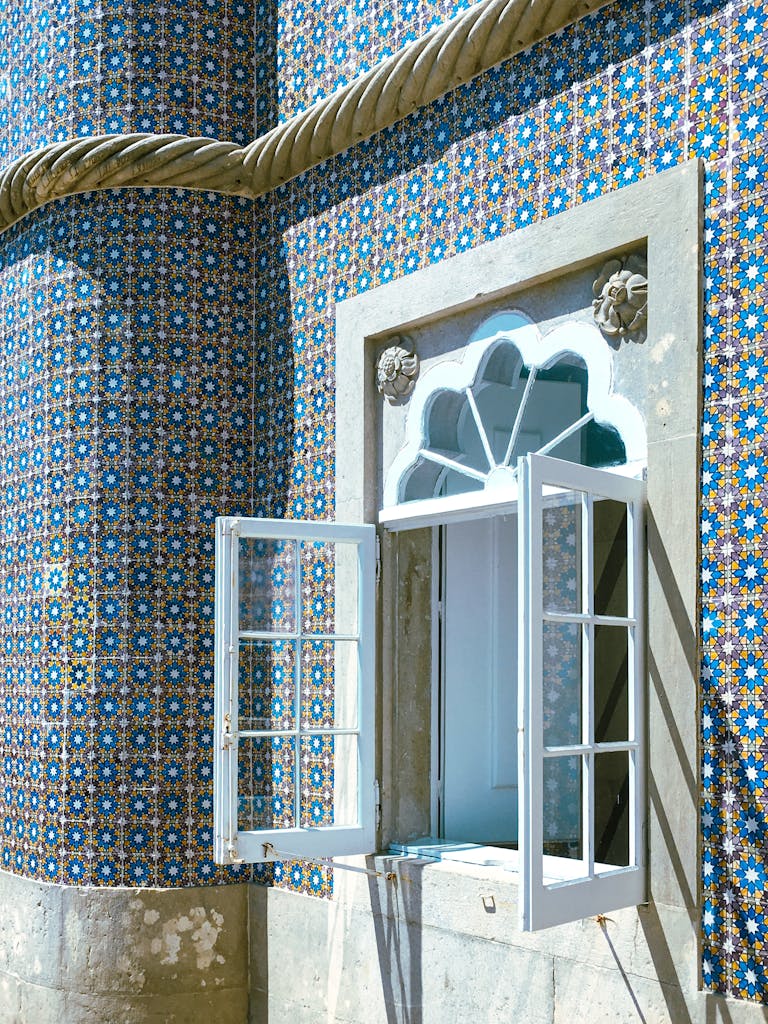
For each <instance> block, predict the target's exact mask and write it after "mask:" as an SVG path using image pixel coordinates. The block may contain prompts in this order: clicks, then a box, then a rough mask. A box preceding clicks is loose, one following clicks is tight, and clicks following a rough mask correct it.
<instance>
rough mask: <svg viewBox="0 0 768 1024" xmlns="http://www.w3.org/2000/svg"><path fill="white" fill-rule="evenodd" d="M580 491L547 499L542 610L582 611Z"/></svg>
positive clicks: (543, 525) (543, 551)
mask: <svg viewBox="0 0 768 1024" xmlns="http://www.w3.org/2000/svg"><path fill="white" fill-rule="evenodd" d="M581 518H582V506H581V494H580V493H579V492H575V493H574V492H572V491H571V492H568V493H567V494H564V495H558V496H557V498H556V499H552V500H551V501H550V500H548V501H547V505H546V507H545V509H544V515H543V523H542V535H541V546H542V573H543V590H544V611H547V612H580V611H582V592H581V590H582V588H581Z"/></svg>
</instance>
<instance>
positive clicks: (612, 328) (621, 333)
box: [592, 255, 648, 338]
mask: <svg viewBox="0 0 768 1024" xmlns="http://www.w3.org/2000/svg"><path fill="white" fill-rule="evenodd" d="M647 273H648V264H647V262H646V260H645V259H644V257H642V256H638V255H632V256H628V257H625V258H623V259H614V260H608V262H607V263H606V264H605V266H604V267H603V269H602V272H601V274H600V276H599V277H598V279H597V280H596V281H595V283H594V285H593V286H592V292H593V294H594V296H595V299H594V301H593V303H592V308H593V310H594V315H595V323H596V324H597V326H598V327H599V328H600V330H601V331H602V332H603V334H606V335H608V336H609V337H611V338H616V337H618V338H626V337H628V336H630V335H643V336H644V335H645V328H646V324H647V322H648V278H647V276H646V275H647Z"/></svg>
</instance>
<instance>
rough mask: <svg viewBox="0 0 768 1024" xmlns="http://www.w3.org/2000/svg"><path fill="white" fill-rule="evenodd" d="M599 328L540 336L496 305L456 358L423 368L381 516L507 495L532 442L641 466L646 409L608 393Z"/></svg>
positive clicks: (545, 450) (614, 464)
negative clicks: (641, 410)
mask: <svg viewBox="0 0 768 1024" xmlns="http://www.w3.org/2000/svg"><path fill="white" fill-rule="evenodd" d="M612 374H613V364H612V361H611V356H610V352H609V350H608V348H607V346H606V344H605V341H604V339H603V338H602V336H601V335H600V332H599V331H598V330H597V329H596V328H595V327H593V326H590V325H587V324H582V323H568V324H565V325H563V326H560V327H557V328H556V329H555V330H553V331H552V332H550V333H549V334H547V335H546V336H542V335H541V333H540V331H539V330H538V328H537V327H536V326H535V324H533V323H532V322H531V321H530V320H529V319H528V318H527V317H525V316H524V315H523V314H522V313H518V312H508V313H501V314H497V315H496V316H494V317H492V318H491V319H490V320H488V321H486V322H485V324H483V325H482V327H481V328H480V329H479V330H478V331H477V332H476V333H475V335H474V336H473V337H472V338H471V339H470V340H469V343H468V345H467V348H466V350H465V351H464V356H463V358H462V359H461V361H446V362H442V363H440V364H438V365H437V366H435V367H434V368H432V369H430V370H428V371H427V372H426V373H425V374H424V375H423V376H422V378H421V380H420V381H419V383H418V384H417V386H416V389H415V391H414V394H413V398H412V400H411V407H410V410H409V413H408V420H407V425H406V443H405V446H404V448H403V450H402V451H401V452H400V454H399V455H398V456H397V458H396V459H395V460H394V462H393V464H392V466H391V467H390V470H389V473H388V475H387V479H386V483H385V488H384V508H383V509H382V512H381V515H380V521H381V522H382V523H386V524H388V525H389V524H390V523H391V522H394V521H403V522H404V523H406V522H407V521H409V520H412V519H417V520H420V521H426V519H425V518H424V517H427V519H429V520H434V521H439V520H440V518H441V516H444V515H445V514H446V513H449V512H453V513H454V514H455V513H456V512H459V511H461V510H469V509H473V508H479V507H480V506H484V505H486V504H490V505H495V504H497V503H498V502H499V501H504V500H514V499H515V496H516V493H517V475H518V466H517V462H518V459H519V458H520V457H521V456H524V455H528V454H530V453H534V454H538V455H552V456H553V457H555V458H559V459H563V460H565V461H567V462H574V463H578V464H580V465H584V466H591V467H594V468H599V469H606V468H611V469H615V470H616V471H618V472H621V473H622V474H626V475H630V476H634V475H639V474H640V472H641V470H642V468H643V466H644V464H645V459H646V436H645V428H644V425H643V421H642V418H641V417H640V415H639V414H638V413H637V411H636V410H635V409H634V408H633V407H632V405H631V404H630V403H629V402H627V401H626V399H624V398H623V397H621V396H620V395H617V394H615V393H613V390H612V385H613V378H612Z"/></svg>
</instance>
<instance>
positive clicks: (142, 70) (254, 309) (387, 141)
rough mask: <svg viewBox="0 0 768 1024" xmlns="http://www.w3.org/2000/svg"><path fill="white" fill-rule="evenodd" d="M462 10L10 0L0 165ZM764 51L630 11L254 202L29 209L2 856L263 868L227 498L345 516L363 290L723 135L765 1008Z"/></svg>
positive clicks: (720, 157)
mask: <svg viewBox="0 0 768 1024" xmlns="http://www.w3.org/2000/svg"><path fill="white" fill-rule="evenodd" d="M467 7H468V2H466V0H461V2H458V3H449V4H446V3H438V2H437V0H382V2H380V3H378V4H376V5H372V4H369V3H364V2H362V0H360V2H352V3H346V4H342V3H318V2H314V0H289V2H287V3H284V4H281V5H279V6H278V7H277V8H275V9H274V10H273V9H272V8H271V7H270V6H269V5H267V4H264V3H260V2H258V0H257V2H255V3H251V2H250V0H249V2H234V3H231V4H228V5H227V14H226V18H222V17H221V9H220V8H219V7H218V6H217V5H215V4H210V3H207V2H203V0H193V2H192V4H191V5H187V7H185V8H184V9H183V10H182V9H181V8H179V7H176V6H171V7H168V6H163V5H160V4H157V3H153V2H147V3H142V4H141V5H140V7H139V6H136V5H134V7H133V8H131V7H130V6H126V5H125V4H123V3H119V2H118V0H102V2H101V4H99V5H96V4H89V5H85V6H83V5H81V6H80V7H79V8H78V11H77V12H75V10H74V9H73V8H70V5H69V4H68V3H66V2H65V0H62V2H61V3H60V4H56V5H53V6H51V5H48V6H46V7H45V10H41V9H40V5H38V7H36V8H35V7H33V5H29V4H24V5H21V6H19V5H17V9H16V10H15V11H14V13H13V18H12V17H11V7H10V6H8V8H7V10H5V11H3V12H2V13H0V24H2V23H3V22H4V24H5V33H6V36H5V38H7V39H8V41H9V45H7V46H5V47H4V48H3V51H2V53H0V160H1V161H2V163H3V165H7V164H8V163H9V162H10V161H12V160H13V159H14V158H16V157H17V156H19V155H21V154H23V153H27V152H32V151H33V150H35V149H37V148H38V147H40V146H43V145H45V144H47V143H49V142H52V141H54V140H57V139H65V138H70V137H73V136H78V135H81V136H85V135H91V134H100V133H105V132H124V131H140V130H143V131H152V132H161V131H162V132H166V131H171V132H181V133H188V134H192V135H210V136H213V137H215V138H220V139H230V140H233V141H235V142H240V143H244V142H246V141H247V140H249V139H250V138H252V137H253V135H254V132H255V134H260V133H261V132H263V131H266V130H268V129H269V128H270V127H272V125H273V124H275V123H276V122H277V121H279V120H286V119H287V118H289V117H291V116H292V115H293V114H294V113H296V112H297V111H299V110H302V109H305V108H306V107H307V106H309V105H310V104H311V103H313V102H315V101H316V100H317V99H319V98H321V97H323V96H327V95H329V94H330V93H331V92H333V90H334V89H336V88H338V87H339V86H340V85H341V84H343V83H345V82H348V81H351V80H352V79H353V78H354V77H355V76H356V75H359V74H360V73H362V72H364V71H365V70H366V69H367V68H369V67H372V66H373V65H374V64H375V63H376V62H377V61H378V60H380V59H381V58H383V57H385V56H386V55H387V54H388V53H391V52H394V50H395V49H396V48H397V47H399V46H401V45H402V44H403V43H404V42H406V41H407V40H408V39H411V38H416V37H417V36H418V35H420V34H422V33H423V32H425V31H427V30H428V29H429V28H430V27H431V26H433V25H436V24H439V23H441V22H442V21H443V20H444V19H445V18H446V17H450V16H453V15H454V14H456V13H459V12H460V11H461V10H465V9H466V8H467ZM686 19H687V20H686ZM767 53H768V29H766V20H765V17H764V10H763V5H762V4H760V3H757V2H739V3H735V4H732V5H728V8H727V9H726V8H725V6H724V5H723V4H721V3H718V2H716V0H692V2H691V3H683V2H682V0H664V2H661V3H657V4H646V5H643V4H641V3H631V4H630V5H629V6H628V7H627V6H624V7H622V8H621V9H619V6H618V5H617V4H612V5H608V6H607V7H605V8H602V9H601V10H600V11H598V12H596V13H595V14H593V15H590V16H588V17H586V18H584V19H582V20H581V21H579V22H578V23H576V25H574V26H571V27H570V28H568V29H566V30H565V31H564V32H562V33H559V34H558V35H557V37H555V38H554V39H551V40H549V41H547V42H545V43H542V44H539V45H537V46H536V47H533V48H532V49H530V50H528V51H526V52H525V53H523V54H520V55H519V56H517V57H516V58H514V59H513V60H511V61H507V62H506V63H504V64H503V65H500V66H499V67H498V68H495V69H493V70H492V71H491V72H489V73H487V74H486V75H483V76H481V77H480V78H479V79H478V80H476V81H475V82H473V83H470V84H468V85H466V86H464V87H462V88H461V89H459V90H457V91H456V92H455V93H454V94H452V95H450V96H447V97H443V98H442V99H441V100H439V101H437V102H436V103H434V104H433V105H432V106H431V107H430V108H428V109H426V110H423V111H419V112H417V113H416V114H415V115H413V116H411V117H410V118H408V119H406V120H405V121H403V122H401V123H400V124H399V125H397V126H396V127H395V128H392V129H389V130H387V131H386V132H382V133H381V134H380V135H379V136H378V137H377V138H375V139H373V140H369V141H367V142H365V143H362V144H360V145H358V146H355V147H353V148H352V149H350V150H349V151H347V152H346V153H344V154H342V155H341V156H339V157H337V158H335V159H334V160H331V161H329V162H328V163H327V164H325V165H323V166H321V167H319V168H316V169H314V170H310V171H308V172H306V173H305V174H303V175H302V176H301V177H300V178H299V179H297V180H295V181H294V182H292V183H289V184H287V185H285V186H282V187H281V188H280V189H279V190H277V191H276V192H275V193H274V194H272V195H270V196H266V197H262V199H260V200H258V201H256V202H255V203H253V204H249V203H246V202H245V201H243V200H239V199H236V198H226V197H222V196H213V195H210V194H207V193H193V192H185V191H182V190H156V191H151V192H150V191H148V190H131V191H117V190H115V191H110V192H104V193H100V194H97V195H85V196H81V197H76V198H72V199H67V200H64V201H60V202H58V203H55V204H52V205H51V206H49V207H46V208H44V209H42V210H39V211H37V212H36V213H34V214H33V215H31V216H30V217H28V218H27V219H26V220H25V221H24V222H22V223H21V224H19V225H17V226H16V227H14V228H13V229H11V230H10V231H8V232H7V233H6V234H5V235H3V237H2V240H0V284H1V285H2V296H3V298H2V303H0V324H2V334H1V336H0V351H1V352H2V365H1V366H0V372H1V373H2V379H3V381H4V388H5V390H4V392H3V395H2V402H1V404H0V441H2V445H3V447H2V451H1V452H0V470H1V471H2V473H3V479H2V481H1V482H0V495H2V499H3V510H2V513H0V530H1V531H2V537H3V547H2V549H0V555H2V557H3V558H4V559H6V560H5V561H3V562H2V565H3V578H2V580H1V581H0V586H2V593H3V594H4V604H3V607H2V609H0V626H1V629H2V636H1V637H0V644H1V645H2V649H3V650H4V652H5V655H6V662H5V669H4V671H5V672H6V675H5V677H4V678H5V690H4V695H5V696H6V697H7V698H8V699H9V700H10V701H11V705H10V710H8V708H6V721H7V722H8V723H9V729H10V732H9V733H8V735H7V737H4V734H3V733H1V732H0V741H2V757H3V759H4V763H6V762H7V763H9V764H12V765H15V764H17V763H18V764H21V765H23V768H24V772H23V774H22V773H21V771H20V770H17V769H15V768H14V769H13V770H12V771H11V772H10V773H9V772H8V771H7V770H6V776H7V777H8V778H9V781H8V784H7V787H6V789H5V792H4V803H3V815H2V817H3V821H4V830H3V835H2V865H3V867H4V868H5V869H7V870H11V871H17V872H20V873H24V874H28V875H30V876H31V877H36V878H45V879H49V880H52V881H58V882H71V883H73V884H74V883H77V884H88V885H94V886H110V885H179V884H187V885H192V884H215V883H220V882H225V881H228V880H232V879H238V878H242V877H243V876H244V871H243V870H242V869H222V868H220V867H217V866H215V865H213V863H212V862H211V860H210V823H211V808H212V781H211V777H210V748H211V743H212V736H211V713H212V709H211V694H212V671H211V666H212V648H211V641H210V634H211V621H212V620H211V616H212V608H213V604H212V595H213V548H212V539H211V538H212V521H213V518H214V517H215V515H216V514H218V513H220V512H228V513H242V514H256V515H266V516H285V515H289V516H295V517H299V516H300V517H310V518H311V517H317V518H332V517H333V516H334V480H333V466H334V418H335V411H334V408H333V373H334V311H335V306H336V303H338V302H340V301H343V300H344V299H345V298H347V297H350V296H353V295H355V294H358V293H360V292H362V291H365V290H367V289H369V288H372V287H375V286H376V285H378V284H381V283H384V282H387V281H391V280H393V279H395V278H397V277H400V276H403V275H406V274H409V273H412V272H414V271H415V270H416V269H418V268H420V267H423V266H426V265H427V264H429V263H435V262H438V261H440V260H442V259H444V258H446V257H448V256H451V255H453V254H455V253H457V252H462V251H464V250H466V249H469V248H472V247H474V246H476V245H479V244H482V243H483V242H485V241H488V240H491V239H493V238H496V237H498V236H499V235H501V234H506V233H508V232H510V231H514V230H517V229H518V228H521V227H525V226H527V225H529V224H532V223H535V222H537V221H539V220H541V219H543V218H545V217H550V216H556V215H557V214H558V213H559V212H561V211H562V210H564V209H567V208H569V207H570V206H573V205H575V204H580V203H585V202H589V201H590V200H591V199H592V198H594V197H596V196H598V195H602V194H604V193H606V192H607V191H610V190H612V189H617V188H621V187H624V186H625V185H629V184H631V183H632V182H634V181H637V180H639V179H640V178H642V177H645V176H647V175H650V174H656V173H660V172H662V171H663V170H665V169H666V168H668V167H672V166H676V165H679V164H680V163H682V162H684V161H685V160H686V159H688V158H689V157H692V156H696V157H701V158H703V160H704V161H705V182H706V210H705V267H704V271H705V275H704V276H705V282H704V286H705V307H706V308H705V322H704V357H705V363H704V368H703V370H704V375H703V399H704V408H703V415H702V469H701V472H702V476H701V480H702V490H701V494H702V510H701V529H702V559H701V598H702V620H701V628H702V639H703V658H702V680H701V688H702V719H701V730H702V731H701V739H702V762H701V768H700V776H699V779H700V782H699V785H700V790H701V796H702V848H701V855H702V873H703V877H702V884H703V889H704V893H705V901H704V904H703V907H702V937H703V976H704V980H705V984H706V985H707V986H709V987H711V988H713V989H715V990H718V991H723V992H729V993H731V994H733V995H738V996H742V997H745V998H751V999H757V1000H761V1001H763V1000H764V999H765V991H766V983H765V978H764V972H765V966H766V961H767V960H768V955H767V954H766V952H765V948H764V944H765V936H764V932H765V920H766V918H765V913H764V907H763V905H762V890H763V888H764V883H765V878H764V874H765V872H764V865H763V861H762V852H761V848H760V847H759V844H758V842H757V841H756V834H757V833H758V832H760V833H761V832H762V830H763V821H764V816H765V812H766V804H767V803H768V795H766V792H765V787H766V778H765V768H764V764H765V763H766V760H765V758H766V754H767V753H768V737H766V729H768V711H766V702H765V696H764V692H763V690H764V680H765V671H766V670H765V664H764V652H763V650H762V638H763V637H764V634H765V630H766V614H768V612H767V610H766V609H767V608H768V605H766V585H765V581H766V558H767V557H768V555H767V554H766V552H767V551H768V545H767V544H766V542H765V535H766V530H767V529H768V521H767V518H766V517H767V513H766V499H765V495H766V481H767V480H768V462H766V456H765V448H766V445H765V439H766V427H767V426H768V424H767V423H766V414H765V411H764V409H765V404H766V403H765V397H766V396H765V390H766V384H765V381H766V380H767V379H768V355H766V353H767V352H768V345H766V337H767V336H768V319H767V314H766V311H765V303H764V302H763V301H762V295H763V293H764V290H765V281H766V275H767V274H768V262H767V257H766V251H767V249H766V230H767V229H766V224H768V213H767V212H766V210H767V209H768V207H767V197H768V190H767V189H766V185H765V182H766V180H767V178H768V170H767V168H766V162H767V160H768V158H767V156H766V153H767V152H768V150H767V148H766V130H767V125H768V122H767V121H766V113H765V111H766V104H765V97H766V95H768V87H767V82H768V64H767V63H766V62H767V61H768V57H766V54H767ZM30 69H32V70H30ZM30 75H31V76H32V77H33V78H34V81H35V86H34V87H28V86H27V84H26V83H27V80H28V79H29V78H30ZM322 613H323V612H322V609H321V608H320V607H319V606H318V614H322ZM273 697H274V698H275V700H276V701H277V703H275V701H273V700H272V698H273ZM254 706H255V705H254ZM264 707H266V708H267V709H268V710H269V713H271V714H273V715H279V714H281V713H283V710H284V707H283V706H282V705H281V704H280V698H279V696H277V695H275V694H272V695H271V696H270V700H269V701H267V702H266V703H265V704H264ZM316 711H317V713H318V714H320V715H322V714H323V713H324V706H323V705H322V703H321V704H318V705H317V708H316ZM91 718H93V720H94V721H95V722H96V723H97V724H96V725H95V726H94V727H93V728H91V727H90V725H89V722H90V721H91ZM65 755H66V756H65ZM265 765H271V766H272V767H271V768H269V770H270V771H284V770H285V767H284V764H283V762H282V761H281V760H280V758H279V757H278V758H273V759H272V760H271V761H269V762H265ZM262 767H263V768H264V770H265V772H266V770H267V768H266V767H265V766H264V765H263V766H262ZM318 770H319V766H318ZM14 772H15V773H16V774H14ZM323 785H324V782H323V781H322V772H320V774H319V775H317V787H318V793H319V792H320V790H321V789H322V786H323ZM128 794H130V795H128ZM315 796H317V798H316V799H315ZM315 796H313V800H311V801H310V802H309V805H308V806H309V807H310V808H311V809H312V810H311V813H312V814H314V815H316V816H318V817H319V818H322V815H323V814H325V813H327V806H326V805H325V804H324V803H323V801H322V799H321V797H320V796H319V795H317V794H315ZM33 801H34V804H35V807H34V812H33V811H32V810H31V807H32V803H33ZM281 813H282V812H281ZM726 850H727V855H726V852H725V851H726ZM254 876H255V877H257V878H258V879H260V880H262V881H266V880H273V881H275V882H276V883H277V884H280V885H284V886H287V887H289V888H293V889H295V890H297V891H301V892H306V893H312V894H319V895H327V894H328V892H329V891H330V886H331V880H330V875H329V872H328V871H327V869H326V868H324V867H322V868H321V867H317V866H313V865H306V864H303V863H296V862H293V863H287V864H285V865H278V866H275V868H274V869H273V868H258V869H256V870H255V871H254Z"/></svg>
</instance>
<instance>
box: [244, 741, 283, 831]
mask: <svg viewBox="0 0 768 1024" xmlns="http://www.w3.org/2000/svg"><path fill="white" fill-rule="evenodd" d="M295 770H296V757H295V753H294V745H293V739H291V738H285V737H282V736H273V737H272V738H268V739H267V738H261V739H247V738H245V739H244V738H242V737H241V738H240V739H239V740H238V751H237V772H238V778H237V825H238V828H239V829H240V830H249V829H258V828H293V827H294V826H295V823H296V813H295V802H296V795H295Z"/></svg>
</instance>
